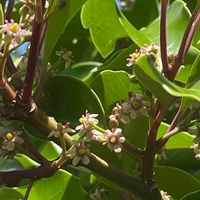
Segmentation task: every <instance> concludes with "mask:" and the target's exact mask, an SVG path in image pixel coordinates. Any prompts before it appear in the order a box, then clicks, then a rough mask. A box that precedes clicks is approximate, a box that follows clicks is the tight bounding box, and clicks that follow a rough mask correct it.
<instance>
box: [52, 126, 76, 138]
mask: <svg viewBox="0 0 200 200" xmlns="http://www.w3.org/2000/svg"><path fill="white" fill-rule="evenodd" d="M64 133H75V130H73V129H71V128H70V127H69V123H66V124H65V125H62V123H57V127H56V129H54V130H52V131H51V132H50V133H49V135H48V137H52V136H54V137H56V138H59V137H60V136H61V135H62V134H64Z"/></svg>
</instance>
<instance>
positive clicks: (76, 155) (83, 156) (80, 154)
mask: <svg viewBox="0 0 200 200" xmlns="http://www.w3.org/2000/svg"><path fill="white" fill-rule="evenodd" d="M90 155H91V152H90V150H89V148H88V147H87V146H86V145H85V143H84V141H81V142H80V143H78V142H76V141H73V146H72V148H71V149H69V150H68V151H67V153H66V157H67V158H70V159H72V164H73V165H74V166H76V165H78V163H79V162H82V163H83V164H84V165H88V164H89V162H90V159H89V156H90Z"/></svg>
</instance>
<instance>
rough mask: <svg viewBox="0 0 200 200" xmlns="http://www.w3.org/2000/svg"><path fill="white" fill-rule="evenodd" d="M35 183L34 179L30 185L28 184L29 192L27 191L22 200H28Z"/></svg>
mask: <svg viewBox="0 0 200 200" xmlns="http://www.w3.org/2000/svg"><path fill="white" fill-rule="evenodd" d="M33 183H34V179H33V178H32V179H31V180H30V183H29V184H28V188H27V190H26V194H25V195H24V198H23V199H22V200H28V196H29V194H30V191H31V188H32V186H33Z"/></svg>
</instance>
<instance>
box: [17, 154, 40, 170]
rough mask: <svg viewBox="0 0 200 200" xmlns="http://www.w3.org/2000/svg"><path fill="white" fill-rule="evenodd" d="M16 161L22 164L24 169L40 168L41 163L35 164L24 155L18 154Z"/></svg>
mask: <svg viewBox="0 0 200 200" xmlns="http://www.w3.org/2000/svg"><path fill="white" fill-rule="evenodd" d="M15 159H16V160H18V161H19V162H20V163H21V165H22V166H23V168H24V169H30V168H34V167H38V166H39V163H37V162H35V161H34V160H32V159H31V158H29V157H28V156H26V155H24V154H16V155H15Z"/></svg>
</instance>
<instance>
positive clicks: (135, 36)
mask: <svg viewBox="0 0 200 200" xmlns="http://www.w3.org/2000/svg"><path fill="white" fill-rule="evenodd" d="M120 23H121V24H122V26H123V28H124V30H125V31H126V32H127V34H128V36H129V37H130V38H131V40H132V41H133V42H135V44H136V45H137V46H139V47H141V46H144V45H145V44H151V43H152V41H151V39H149V38H148V37H147V36H146V35H145V34H143V33H142V32H140V31H138V30H137V29H136V28H135V27H134V26H133V25H132V24H131V23H130V22H129V21H128V20H127V19H126V18H125V17H123V18H120Z"/></svg>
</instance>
